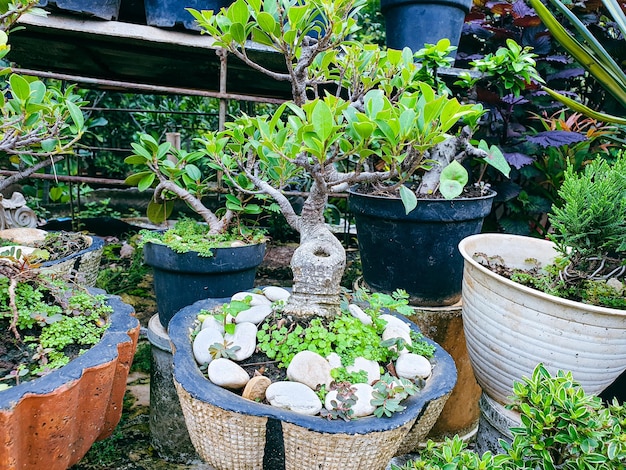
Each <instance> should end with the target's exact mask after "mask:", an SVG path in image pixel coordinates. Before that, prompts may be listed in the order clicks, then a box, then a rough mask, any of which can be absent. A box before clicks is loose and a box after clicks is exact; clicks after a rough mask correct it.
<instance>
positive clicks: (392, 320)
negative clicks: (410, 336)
mask: <svg viewBox="0 0 626 470" xmlns="http://www.w3.org/2000/svg"><path fill="white" fill-rule="evenodd" d="M380 318H381V319H383V320H385V321H386V322H387V325H386V326H387V327H389V326H395V327H396V328H400V329H402V330H404V331H406V332H407V333H410V332H411V327H410V326H409V324H408V323H407V322H405V321H403V320H401V319H399V318H398V317H394V316H393V315H389V314H388V313H384V314H382V315H381V316H380Z"/></svg>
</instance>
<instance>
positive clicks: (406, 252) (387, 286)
mask: <svg viewBox="0 0 626 470" xmlns="http://www.w3.org/2000/svg"><path fill="white" fill-rule="evenodd" d="M495 195H496V193H495V192H493V191H491V193H490V194H487V195H486V196H483V197H478V198H457V199H453V200H446V199H420V200H419V202H418V203H417V207H416V208H415V209H414V210H413V211H411V212H410V213H408V214H406V211H405V209H404V205H403V204H402V201H401V200H400V199H399V198H389V197H381V196H371V195H368V194H362V193H360V192H358V190H354V189H353V190H351V191H350V192H349V196H350V197H349V199H348V202H349V205H350V211H351V212H352V213H353V214H354V220H355V224H356V230H357V239H358V242H359V252H360V253H361V264H362V265H363V279H364V280H365V282H366V283H367V285H368V286H369V287H370V289H372V290H374V291H378V292H385V293H387V294H391V293H392V292H393V291H394V290H396V289H404V290H406V291H407V292H408V293H409V295H410V302H411V304H412V305H420V306H426V307H440V306H445V305H454V304H455V303H457V302H458V301H459V299H460V297H461V280H462V278H463V258H462V257H461V254H460V253H459V250H458V248H457V245H458V244H459V242H460V241H461V240H463V238H465V237H467V236H469V235H473V234H475V233H479V232H480V230H481V228H482V225H483V219H484V218H485V217H486V216H487V215H488V214H489V212H491V206H492V203H493V198H494V197H495Z"/></svg>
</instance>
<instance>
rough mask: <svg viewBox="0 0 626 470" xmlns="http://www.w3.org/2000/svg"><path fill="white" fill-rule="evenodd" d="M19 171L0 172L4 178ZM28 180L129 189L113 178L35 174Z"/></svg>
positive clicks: (122, 182) (122, 181) (121, 181)
mask: <svg viewBox="0 0 626 470" xmlns="http://www.w3.org/2000/svg"><path fill="white" fill-rule="evenodd" d="M19 173H20V172H19V171H12V170H0V175H2V176H12V175H17V174H19ZM26 178H36V179H40V180H51V181H62V182H64V183H70V182H71V183H93V184H108V185H111V186H124V187H128V185H127V184H125V183H124V180H116V179H111V178H94V177H91V176H70V175H52V174H44V173H33V174H32V175H29V176H27V177H26Z"/></svg>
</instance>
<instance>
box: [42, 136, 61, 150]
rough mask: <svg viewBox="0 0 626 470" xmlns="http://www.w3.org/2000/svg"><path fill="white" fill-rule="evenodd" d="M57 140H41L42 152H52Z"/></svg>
mask: <svg viewBox="0 0 626 470" xmlns="http://www.w3.org/2000/svg"><path fill="white" fill-rule="evenodd" d="M58 142H59V141H58V140H57V139H46V140H43V141H42V142H41V150H43V151H44V152H53V151H54V149H55V147H56V146H57V143H58Z"/></svg>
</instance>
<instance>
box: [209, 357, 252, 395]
mask: <svg viewBox="0 0 626 470" xmlns="http://www.w3.org/2000/svg"><path fill="white" fill-rule="evenodd" d="M208 376H209V380H210V381H211V382H213V383H214V384H215V385H219V386H220V387H224V388H229V389H231V390H238V389H240V388H243V387H245V386H246V384H247V383H248V382H249V381H250V377H248V373H247V372H246V371H245V370H243V368H242V367H241V366H240V365H239V364H237V363H235V362H233V361H231V360H230V359H225V358H223V357H220V358H218V359H215V360H214V361H211V363H210V364H209V369H208Z"/></svg>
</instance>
